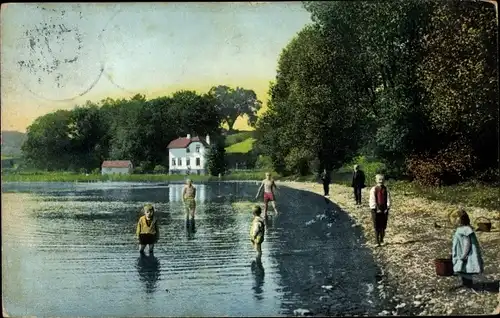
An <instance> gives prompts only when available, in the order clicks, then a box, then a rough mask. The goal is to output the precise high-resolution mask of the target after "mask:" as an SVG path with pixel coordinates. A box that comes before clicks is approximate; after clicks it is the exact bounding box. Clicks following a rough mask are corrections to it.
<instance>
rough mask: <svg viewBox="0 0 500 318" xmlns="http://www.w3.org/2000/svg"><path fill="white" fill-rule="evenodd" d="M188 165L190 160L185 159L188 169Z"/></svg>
mask: <svg viewBox="0 0 500 318" xmlns="http://www.w3.org/2000/svg"><path fill="white" fill-rule="evenodd" d="M189 164H190V160H189V158H187V159H186V166H188V167H189Z"/></svg>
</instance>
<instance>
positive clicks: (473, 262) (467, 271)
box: [452, 210, 484, 287]
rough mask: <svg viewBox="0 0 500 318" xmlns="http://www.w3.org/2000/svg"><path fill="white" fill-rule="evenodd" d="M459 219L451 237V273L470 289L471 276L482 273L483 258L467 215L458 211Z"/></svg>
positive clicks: (462, 211)
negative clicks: (458, 276) (460, 278)
mask: <svg viewBox="0 0 500 318" xmlns="http://www.w3.org/2000/svg"><path fill="white" fill-rule="evenodd" d="M459 218H460V219H459V226H458V228H457V229H456V231H455V234H454V235H453V245H452V260H453V271H454V272H455V274H458V275H460V276H461V277H462V285H463V286H464V287H472V275H474V274H481V273H482V272H483V271H484V263H483V257H482V254H481V248H480V246H479V241H478V239H477V236H476V233H474V230H473V229H472V227H471V226H470V218H469V215H468V214H467V212H465V211H464V210H460V211H459Z"/></svg>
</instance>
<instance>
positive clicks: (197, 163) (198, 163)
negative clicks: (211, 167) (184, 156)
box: [196, 158, 200, 167]
mask: <svg viewBox="0 0 500 318" xmlns="http://www.w3.org/2000/svg"><path fill="white" fill-rule="evenodd" d="M196 166H197V167H199V166H200V158H196Z"/></svg>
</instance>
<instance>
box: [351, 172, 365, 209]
mask: <svg viewBox="0 0 500 318" xmlns="http://www.w3.org/2000/svg"><path fill="white" fill-rule="evenodd" d="M351 186H352V187H353V188H354V198H355V199H356V205H361V189H363V188H365V187H366V185H365V173H364V172H363V170H361V168H360V167H359V165H354V172H353V173H352V185H351Z"/></svg>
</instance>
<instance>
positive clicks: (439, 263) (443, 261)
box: [434, 258, 453, 276]
mask: <svg viewBox="0 0 500 318" xmlns="http://www.w3.org/2000/svg"><path fill="white" fill-rule="evenodd" d="M434 264H435V266H436V275H438V276H453V262H452V261H451V258H436V259H435V260H434Z"/></svg>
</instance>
